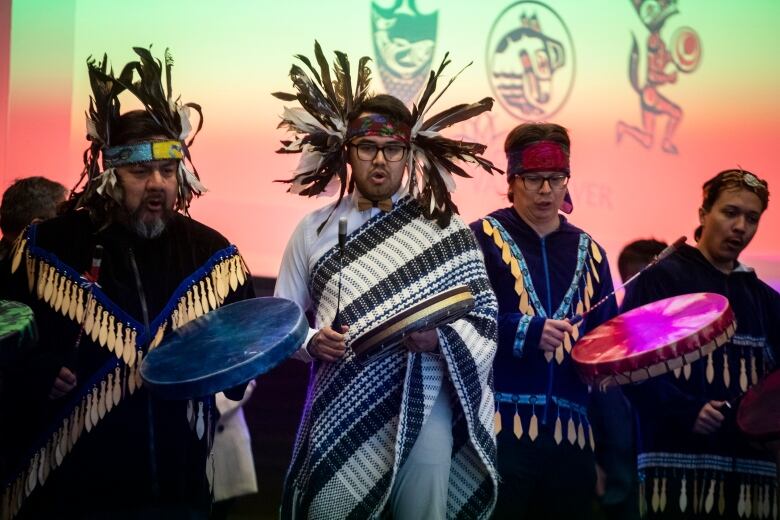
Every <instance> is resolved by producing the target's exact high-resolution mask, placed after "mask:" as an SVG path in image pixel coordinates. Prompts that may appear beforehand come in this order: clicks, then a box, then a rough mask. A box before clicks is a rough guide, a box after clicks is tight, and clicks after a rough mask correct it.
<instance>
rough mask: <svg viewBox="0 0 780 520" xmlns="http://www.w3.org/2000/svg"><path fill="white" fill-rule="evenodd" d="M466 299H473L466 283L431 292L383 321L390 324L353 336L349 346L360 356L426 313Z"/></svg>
mask: <svg viewBox="0 0 780 520" xmlns="http://www.w3.org/2000/svg"><path fill="white" fill-rule="evenodd" d="M467 301H472V302H473V301H474V295H473V294H472V292H471V288H470V287H469V286H468V285H466V284H462V285H456V286H454V287H451V288H449V289H446V290H444V291H441V292H439V293H436V294H433V295H431V296H429V297H427V298H425V299H423V300H420V301H419V302H417V303H416V304H414V305H412V306H411V307H407V308H406V309H403V310H401V311H399V312H397V313H395V314H393V315H392V316H390V317H389V318H387V319H386V320H384V322H383V324H390V325H387V326H386V327H374V328H372V329H370V330H367V331H366V332H364V333H363V334H361V335H360V336H357V337H356V338H354V339H353V340H352V341H351V342H350V345H349V346H350V348H351V349H352V351H353V352H354V353H355V355H357V356H360V355H362V354H363V353H364V352H365V351H367V350H370V349H371V348H373V347H374V346H376V345H378V344H379V343H381V342H382V341H384V340H386V339H387V338H389V337H392V335H393V334H396V333H397V332H399V331H400V330H403V329H404V328H405V327H407V326H408V325H410V324H412V323H414V322H416V321H418V320H419V319H420V318H422V317H424V316H425V315H426V314H432V313H433V312H436V311H438V310H441V309H443V308H445V307H447V306H450V305H456V304H458V303H461V302H467ZM431 307H435V309H434V310H433V311H430V309H431Z"/></svg>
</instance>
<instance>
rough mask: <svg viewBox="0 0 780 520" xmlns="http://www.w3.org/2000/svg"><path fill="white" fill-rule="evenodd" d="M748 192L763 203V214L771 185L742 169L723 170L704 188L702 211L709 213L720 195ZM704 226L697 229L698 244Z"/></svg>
mask: <svg viewBox="0 0 780 520" xmlns="http://www.w3.org/2000/svg"><path fill="white" fill-rule="evenodd" d="M738 189H742V190H748V191H750V192H752V193H755V194H756V196H757V197H758V200H760V201H761V212H762V213H763V212H764V211H765V210H766V208H767V207H768V206H769V183H768V182H766V181H765V180H763V179H761V178H760V177H759V176H758V175H756V174H755V173H752V172H749V171H747V170H742V169H731V170H723V171H722V172H720V173H718V174H717V175H716V176H715V177H713V178H712V179H710V180H708V181H707V182H705V183H704V185H703V186H702V190H703V192H704V194H703V200H702V203H701V209H703V210H704V211H705V212H709V211H710V210H711V209H712V207H713V206H714V205H715V202H716V201H717V200H718V197H720V194H721V193H723V192H724V191H727V190H738ZM701 233H702V226H699V227H697V228H696V231H694V233H693V237H694V239H696V241H697V242H698V240H699V239H700V238H701Z"/></svg>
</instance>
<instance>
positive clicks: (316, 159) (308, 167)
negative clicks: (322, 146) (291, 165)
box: [293, 144, 324, 175]
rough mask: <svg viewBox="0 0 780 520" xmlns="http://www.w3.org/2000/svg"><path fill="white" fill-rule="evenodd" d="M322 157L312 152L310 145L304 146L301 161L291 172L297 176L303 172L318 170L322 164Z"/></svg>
mask: <svg viewBox="0 0 780 520" xmlns="http://www.w3.org/2000/svg"><path fill="white" fill-rule="evenodd" d="M323 157H324V156H323V155H322V154H321V153H320V152H318V151H316V150H314V149H313V147H312V146H311V145H308V144H307V145H304V147H303V153H302V154H301V159H300V160H299V161H298V166H297V167H296V168H295V170H294V171H293V174H294V175H298V174H301V173H304V172H308V171H312V170H315V171H316V170H318V169H319V168H320V165H321V164H322V159H323Z"/></svg>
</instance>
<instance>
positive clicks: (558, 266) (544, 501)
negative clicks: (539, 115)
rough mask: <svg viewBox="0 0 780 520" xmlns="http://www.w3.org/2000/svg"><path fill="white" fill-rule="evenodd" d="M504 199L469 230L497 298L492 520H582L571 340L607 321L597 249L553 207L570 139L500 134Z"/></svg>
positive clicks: (585, 458) (565, 204)
mask: <svg viewBox="0 0 780 520" xmlns="http://www.w3.org/2000/svg"><path fill="white" fill-rule="evenodd" d="M504 151H505V152H506V155H507V161H508V166H507V180H508V182H509V188H508V197H509V201H510V203H511V204H512V205H511V206H510V207H508V208H504V209H499V210H496V211H494V212H493V213H490V214H489V215H487V216H486V217H485V218H483V219H481V220H478V221H476V222H474V223H472V224H471V229H472V231H473V232H474V234H475V235H476V237H477V241H478V242H479V244H480V246H481V247H482V251H483V252H484V255H485V265H486V267H487V271H488V275H489V276H490V282H491V284H492V286H493V289H494V290H495V292H496V296H497V298H498V306H499V307H498V309H499V315H498V352H497V354H496V360H495V365H494V366H495V389H496V413H495V429H496V433H497V442H498V468H499V473H500V474H501V484H500V487H499V494H498V505H497V507H496V515H495V518H512V519H514V518H553V519H554V518H588V517H589V512H590V510H591V509H592V502H593V500H594V498H595V484H596V465H595V460H594V453H593V433H592V431H591V424H590V421H589V419H588V413H587V407H588V404H589V395H588V387H587V386H586V385H585V384H584V383H582V382H581V381H580V379H579V377H578V376H577V374H576V373H575V371H574V366H573V363H572V360H571V357H570V352H571V348H572V345H574V343H575V342H576V341H577V338H578V337H579V336H581V335H582V334H584V333H585V332H587V331H588V330H590V329H592V328H593V327H595V326H597V325H599V324H601V323H602V322H604V321H606V320H607V319H609V318H611V317H613V316H614V315H615V313H616V310H617V307H616V304H615V301H614V298H612V299H610V300H608V302H607V304H605V305H602V306H601V307H599V308H598V309H596V310H594V312H593V313H591V314H589V315H588V316H587V317H586V318H585V320H584V321H583V322H581V323H580V324H578V325H577V326H572V324H571V323H570V322H569V321H568V318H571V317H572V316H574V315H575V314H578V313H582V312H583V311H584V310H587V309H589V308H590V305H591V303H595V302H597V301H598V300H599V299H601V298H602V297H603V296H605V295H608V294H609V293H610V292H611V291H612V276H611V274H610V271H609V265H608V263H607V258H606V254H605V253H604V249H602V247H601V246H599V245H598V244H597V243H596V241H595V240H593V238H592V237H591V236H590V235H588V234H587V233H586V232H584V231H583V230H581V229H579V228H577V227H575V226H573V225H572V224H570V223H569V222H568V221H567V219H566V218H565V217H564V216H562V215H560V214H559V211H563V212H564V213H567V214H568V213H571V211H572V209H573V205H572V201H571V196H570V195H569V191H568V188H567V185H568V183H569V176H570V174H571V170H570V168H569V155H570V140H569V135H568V132H567V131H566V129H565V128H563V127H561V126H560V125H557V124H554V123H526V124H522V125H519V126H517V127H516V128H514V129H513V130H512V131H511V132H510V133H509V135H508V136H507V138H506V141H505V144H504Z"/></svg>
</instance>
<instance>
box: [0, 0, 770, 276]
mask: <svg viewBox="0 0 780 520" xmlns="http://www.w3.org/2000/svg"><path fill="white" fill-rule="evenodd" d="M160 9H161V7H160V4H159V2H156V1H153V0H138V1H135V2H105V1H101V0H57V1H54V0H24V1H22V0H17V1H14V2H12V3H11V7H10V9H8V8H7V7H3V8H2V9H0V26H2V27H8V28H10V32H9V31H3V34H2V37H3V40H2V41H0V83H2V84H0V102H2V104H0V121H2V122H3V124H2V125H0V161H2V163H1V164H2V169H1V170H0V171H1V172H2V173H1V176H0V189H3V190H4V189H5V188H6V187H7V186H8V185H10V184H11V182H12V181H13V180H14V179H15V178H18V177H24V176H30V175H45V176H47V177H50V178H52V179H54V180H57V181H59V182H62V183H63V184H65V185H66V186H68V187H71V186H73V185H74V184H75V183H76V180H77V179H78V176H79V173H80V171H81V170H82V168H83V162H82V153H83V152H84V150H85V149H86V148H87V145H88V142H87V141H86V139H85V135H86V129H85V110H86V109H87V107H88V96H89V86H88V85H87V82H86V78H87V75H86V74H85V71H86V62H87V59H88V58H89V57H90V56H92V57H94V58H95V59H98V60H99V59H100V58H102V56H103V53H104V52H105V53H107V54H108V56H109V57H110V59H111V60H114V61H113V62H112V63H113V65H114V67H121V66H122V64H124V63H126V62H127V61H128V60H129V59H131V58H132V56H131V55H130V48H131V47H132V46H141V47H148V46H149V45H152V49H153V50H154V52H155V55H162V54H163V53H164V51H165V49H166V48H167V49H169V50H170V53H171V55H172V56H173V58H174V60H175V78H176V85H174V90H175V91H176V92H186V93H187V96H188V98H191V99H197V100H198V101H199V102H200V103H201V105H202V107H203V115H204V126H203V129H202V131H201V132H200V134H199V135H198V138H197V140H196V142H195V143H194V145H193V146H192V149H191V152H192V159H193V163H194V165H195V166H196V167H197V169H198V172H199V174H200V176H201V180H202V182H203V184H204V185H205V187H206V188H207V189H208V191H207V192H206V193H205V194H204V195H203V196H202V197H200V198H197V199H196V200H193V202H192V205H191V208H190V212H191V214H192V215H193V217H195V218H196V219H198V220H200V221H202V222H204V223H206V224H208V225H210V226H213V227H215V228H216V229H219V230H220V231H222V232H224V233H225V234H226V235H227V236H229V237H231V240H233V241H235V243H236V244H237V245H238V246H239V247H240V248H241V251H242V253H243V255H244V257H245V259H246V261H247V263H248V266H249V268H250V269H251V271H252V274H254V275H259V276H268V277H274V276H276V273H277V269H278V265H279V262H280V259H281V256H282V251H283V248H284V245H285V243H286V242H287V239H288V237H289V236H290V234H291V233H292V230H293V227H294V226H295V223H296V222H298V221H299V220H300V218H301V217H302V215H303V214H304V213H306V212H308V211H311V210H312V209H313V207H315V206H317V205H319V206H324V205H325V204H327V203H328V202H329V200H330V199H329V198H327V197H321V198H319V199H318V200H316V201H310V200H306V198H305V197H301V196H297V195H292V194H288V193H286V190H287V188H288V185H287V184H283V183H277V182H274V181H275V180H279V179H288V178H290V177H291V173H292V172H293V171H294V170H295V169H296V168H297V167H298V160H299V156H297V155H289V154H287V155H285V154H276V153H275V151H276V150H278V149H279V148H280V144H279V142H280V140H283V139H287V138H288V137H289V136H287V135H286V134H285V132H284V131H283V130H282V129H278V128H277V125H278V124H279V122H280V121H281V120H282V118H281V116H282V114H283V112H284V109H285V107H292V106H294V104H295V103H294V102H286V101H282V100H280V99H277V98H274V97H272V96H271V93H272V92H278V91H284V90H286V89H287V88H288V85H289V78H288V74H289V67H290V63H292V62H293V61H294V60H293V56H295V55H296V54H307V53H310V52H311V49H312V47H313V44H314V40H315V39H316V40H317V41H319V43H320V44H321V45H322V48H323V51H324V53H325V56H326V57H327V59H328V60H330V61H332V60H333V59H334V58H335V56H334V54H333V51H336V50H339V51H344V52H345V53H347V54H348V55H349V56H350V58H351V59H352V60H353V62H354V63H352V66H353V68H354V67H355V66H356V65H357V60H358V59H359V57H361V56H369V57H370V58H371V61H370V62H369V66H370V67H371V70H372V87H371V88H372V90H373V91H375V92H388V93H391V94H393V95H395V96H397V97H399V98H400V99H402V100H403V101H404V102H406V103H408V104H409V105H411V104H412V103H414V101H415V100H416V99H418V98H419V96H420V95H421V92H420V90H421V88H422V86H423V85H424V84H425V81H426V80H427V78H428V76H429V74H430V72H431V68H432V67H435V66H437V65H438V64H439V63H440V62H441V60H442V59H443V58H444V54H445V52H449V53H450V55H449V59H450V60H451V61H452V63H451V65H450V66H449V67H448V69H447V73H446V75H447V76H448V77H444V78H442V80H443V81H445V82H446V81H449V79H450V78H451V77H453V76H454V75H455V74H456V73H458V71H461V72H460V76H459V78H458V81H456V82H454V83H453V85H452V87H451V88H450V89H448V90H447V91H446V93H445V94H444V96H443V97H442V99H441V100H440V101H439V102H438V103H437V104H435V105H434V106H433V108H432V109H431V110H432V111H431V112H430V114H431V115H432V114H434V113H436V112H438V111H439V110H443V109H444V108H446V107H448V106H452V105H453V104H456V103H467V102H471V101H473V100H475V99H481V98H483V97H486V96H491V97H493V98H495V100H496V102H495V103H494V105H493V110H492V111H491V112H489V113H486V114H483V115H481V116H479V117H478V118H475V119H474V120H470V121H468V122H467V123H466V124H464V125H461V127H460V128H457V129H456V130H450V131H449V133H448V134H447V135H448V136H449V137H453V138H463V139H464V140H472V141H478V142H482V143H486V144H487V145H488V150H487V153H486V157H487V158H489V159H490V160H492V161H493V162H494V163H496V165H497V166H499V167H500V168H502V169H503V168H505V166H506V158H505V156H504V153H503V142H504V138H505V137H506V134H507V132H508V131H509V130H511V129H512V128H513V127H514V126H516V125H517V124H519V123H521V122H524V121H553V122H556V123H559V124H561V125H563V126H565V127H566V128H568V129H569V131H570V134H571V136H572V142H573V143H574V146H575V148H576V149H575V150H573V152H572V164H571V167H572V177H571V181H570V183H569V190H570V193H571V196H572V200H573V203H574V212H573V213H572V214H571V215H570V216H569V217H568V218H570V220H571V221H572V222H573V223H574V224H576V225H578V226H581V227H583V228H585V229H587V230H589V231H590V232H591V233H593V236H594V238H595V239H596V240H598V241H599V243H600V244H602V245H603V246H604V247H605V249H606V250H607V252H608V254H609V257H610V258H611V259H612V260H613V261H614V260H616V259H617V256H618V252H619V251H620V248H621V247H622V246H623V245H625V244H626V243H628V242H630V241H632V240H634V239H637V238H650V237H655V238H657V239H661V240H664V241H666V242H671V241H673V240H675V239H676V238H677V237H679V236H680V235H683V234H685V235H687V236H688V237H692V234H693V230H694V228H695V227H696V226H697V225H698V223H699V222H698V215H697V210H698V205H699V203H700V201H701V186H702V184H703V183H704V181H706V180H707V179H709V178H711V177H713V176H714V175H715V174H716V173H717V172H719V171H721V170H724V169H727V168H737V167H742V168H745V169H748V170H751V171H754V172H755V173H757V174H758V175H759V176H761V177H762V178H765V179H767V180H768V181H769V188H770V192H775V196H774V197H773V198H772V200H770V203H769V209H768V210H767V211H766V213H765V214H764V215H763V217H762V220H761V225H760V227H759V230H758V233H757V235H756V237H755V239H754V240H753V242H752V243H751V244H750V246H749V247H748V248H747V249H746V251H745V252H744V253H743V255H742V257H741V260H742V261H743V262H744V263H746V264H748V265H751V266H753V267H755V268H756V270H757V271H758V273H759V275H760V276H761V277H762V278H763V279H765V280H769V281H770V283H772V284H773V285H775V286H776V287H778V286H780V238H778V237H780V218H778V215H779V214H780V213H779V212H780V210H779V209H778V207H777V205H778V204H780V202H778V201H780V195H778V194H780V171H779V170H778V167H777V160H776V158H775V157H774V155H773V153H774V151H775V150H777V149H778V145H780V126H779V125H780V98H778V96H777V92H780V66H778V60H777V49H780V33H778V31H777V30H776V27H777V26H778V25H780V2H777V1H775V0H719V1H718V2H717V8H715V7H714V6H713V5H712V3H711V2H702V1H696V0H613V1H610V2H600V1H596V0H581V1H576V2H573V1H569V0H544V1H542V0H538V1H537V0H521V1H513V0H483V1H481V2H479V3H475V2H470V1H465V0H463V1H445V0H343V1H339V2H337V3H333V2H321V1H316V0H295V1H291V2H255V1H250V0H237V1H234V2H231V3H230V6H229V9H226V8H225V6H223V5H221V4H217V3H214V2H206V1H193V0H169V1H166V2H165V5H164V7H163V8H162V9H163V11H162V12H161V11H160ZM107 20H110V21H111V23H110V24H107V22H106V21H107ZM313 65H314V67H315V68H317V69H318V64H316V63H314V64H313ZM461 69H462V70H461ZM318 70H319V69H318ZM6 72H7V75H6ZM6 77H7V80H4V78H6ZM353 80H354V78H353ZM6 98H7V102H4V100H5V99H6ZM131 108H137V107H136V106H134V105H133V100H132V99H131V98H128V99H127V100H123V109H126V110H129V109H131ZM474 173H476V172H474ZM506 191H507V188H506V178H505V177H504V176H503V175H498V174H496V175H493V176H490V175H481V174H480V175H475V178H474V179H472V180H470V181H468V182H462V183H461V185H460V186H459V187H458V189H457V190H456V191H455V192H454V194H453V199H454V201H455V203H456V204H457V206H458V208H459V210H460V212H461V214H462V215H463V217H464V219H465V220H466V221H467V222H470V221H472V220H474V219H476V218H477V217H480V216H483V215H485V214H486V213H488V212H489V211H491V210H493V209H495V208H497V207H501V206H505V205H508V204H509V203H508V202H507V199H506ZM691 242H692V238H689V243H691ZM613 271H615V272H617V270H616V269H613Z"/></svg>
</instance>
